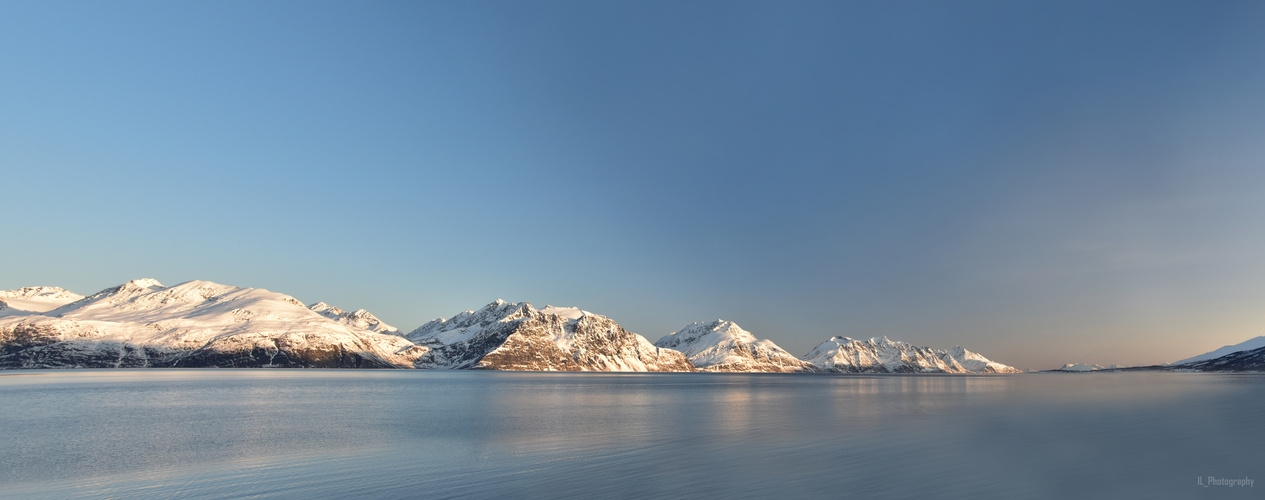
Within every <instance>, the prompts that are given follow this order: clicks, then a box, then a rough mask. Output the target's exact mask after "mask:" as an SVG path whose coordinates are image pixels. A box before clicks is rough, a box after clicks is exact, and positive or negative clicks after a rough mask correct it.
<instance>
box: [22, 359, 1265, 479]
mask: <svg viewBox="0 0 1265 500" xmlns="http://www.w3.org/2000/svg"><path fill="white" fill-rule="evenodd" d="M1263 445H1265V376H1259V375H1209V374H1165V373H1151V374H1067V375H1060V374H1033V375H1015V376H909V375H890V376H855V375H853V376H846V375H841V376H835V375H785V374H751V375H748V374H552V373H550V374H535V373H496V372H456V371H352V370H342V371H338V370H155V369H148V370H74V371H10V372H0V496H4V497H16V498H23V497H32V498H77V497H93V498H96V497H114V498H173V497H180V498H226V497H228V498H233V497H251V498H313V497H329V498H334V497H337V498H345V497H371V498H452V497H494V496H498V497H513V498H521V497H528V498H533V497H534V498H568V497H569V498H665V497H666V498H679V497H687V498H688V497H698V498H717V497H730V498H769V497H783V498H804V497H814V498H816V497H828V498H922V497H926V498H962V497H966V496H972V495H980V496H983V497H988V498H1066V497H1076V498H1080V497H1087V498H1105V497H1120V498H1261V497H1265V453H1262V451H1263V448H1262V446H1263ZM1207 476H1214V477H1217V478H1251V479H1253V480H1255V481H1261V482H1262V484H1256V485H1254V486H1252V487H1227V486H1215V485H1214V486H1210V487H1202V486H1200V485H1199V480H1200V479H1204V478H1206V477H1207ZM1204 480H1205V481H1206V479H1204Z"/></svg>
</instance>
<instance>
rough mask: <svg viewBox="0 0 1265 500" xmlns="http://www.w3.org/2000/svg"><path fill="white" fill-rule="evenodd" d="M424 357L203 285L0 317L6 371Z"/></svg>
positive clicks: (322, 363) (120, 292)
mask: <svg viewBox="0 0 1265 500" xmlns="http://www.w3.org/2000/svg"><path fill="white" fill-rule="evenodd" d="M66 297H67V298H73V297H71V296H66ZM58 300H64V299H58ZM425 351H426V348H424V347H418V346H415V345H414V344H413V343H411V342H409V341H408V340H406V339H404V338H403V337H400V336H398V335H384V334H380V333H375V332H373V331H371V330H369V329H364V328H360V327H358V326H356V325H355V324H354V321H351V320H350V318H349V319H348V321H339V320H335V319H330V318H329V317H326V316H323V315H322V314H318V313H317V312H314V311H313V310H311V309H309V308H307V307H305V306H304V305H303V304H302V303H300V302H299V301H298V300H295V299H294V298H293V297H290V296H287V295H282V294H279V293H274V292H269V291H267V290H261V289H254V288H238V287H233V286H226V285H220V284H216V283H211V282H207V281H190V282H186V283H182V284H179V285H176V286H172V287H167V286H163V285H162V284H161V283H159V282H157V281H155V280H150V279H143V280H134V281H129V282H127V283H124V284H123V285H120V286H117V287H113V288H108V289H106V290H102V291H101V292H98V293H96V294H93V295H91V296H88V297H82V298H79V299H78V300H74V301H71V302H68V303H64V304H63V305H61V306H59V307H56V308H53V309H49V310H45V311H39V312H32V313H29V314H21V315H10V316H6V317H3V318H0V367H5V368H58V367H85V368H96V367H100V368H105V367H110V368H114V367H147V366H185V367H199V366H218V367H259V366H276V367H329V368H369V367H373V368H391V367H398V368H407V367H411V366H412V365H413V362H414V361H415V360H416V359H417V358H418V357H419V356H421V355H422V354H424V353H425Z"/></svg>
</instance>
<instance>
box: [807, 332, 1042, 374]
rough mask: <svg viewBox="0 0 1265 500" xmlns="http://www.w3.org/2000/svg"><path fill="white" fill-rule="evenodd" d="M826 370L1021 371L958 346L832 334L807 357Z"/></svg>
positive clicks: (874, 371)
mask: <svg viewBox="0 0 1265 500" xmlns="http://www.w3.org/2000/svg"><path fill="white" fill-rule="evenodd" d="M804 359H805V361H808V362H809V363H812V364H814V365H816V366H817V367H819V368H821V369H822V370H823V371H831V372H842V373H1019V372H1020V370H1018V369H1016V368H1014V367H1011V366H1007V365H1004V364H1001V363H997V362H994V361H992V360H989V359H988V358H985V357H984V356H982V355H980V354H978V353H975V352H971V351H968V350H966V349H965V348H962V347H960V346H959V347H954V348H952V349H949V350H947V351H944V350H939V349H932V348H930V347H918V346H915V345H912V344H908V343H905V342H900V341H894V340H890V339H888V338H887V337H881V338H879V337H876V338H872V339H869V340H857V339H852V338H848V337H832V338H831V339H830V340H827V341H825V342H822V343H821V344H820V345H818V346H817V347H815V348H813V350H812V351H810V352H809V353H808V355H807V356H805V357H804Z"/></svg>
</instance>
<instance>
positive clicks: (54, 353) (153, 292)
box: [0, 279, 1018, 373]
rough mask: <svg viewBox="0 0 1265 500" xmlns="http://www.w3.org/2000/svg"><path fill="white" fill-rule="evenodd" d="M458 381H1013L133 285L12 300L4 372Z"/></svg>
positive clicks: (557, 321) (846, 347)
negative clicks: (880, 376)
mask: <svg viewBox="0 0 1265 500" xmlns="http://www.w3.org/2000/svg"><path fill="white" fill-rule="evenodd" d="M151 366H152V367H173V366H174V367H212V366H214V367H329V368H445V369H488V370H533V371H673V372H686V371H700V370H701V371H728V372H848V373H887V372H895V373H1011V372H1016V371H1018V370H1015V369H1014V368H1011V367H1009V366H1006V365H1004V364H1001V363H996V362H993V361H990V360H988V359H987V358H984V357H983V356H981V355H979V354H976V353H974V352H971V351H968V350H966V349H963V348H961V347H955V348H953V349H950V350H948V351H941V350H935V349H931V348H927V347H917V346H913V345H910V344H906V343H904V342H894V341H891V340H888V339H887V338H882V339H878V338H875V339H870V340H868V341H864V340H853V339H849V338H847V337H835V338H832V339H831V340H829V341H827V342H825V343H823V344H821V345H820V346H818V347H817V348H816V349H813V351H812V352H810V353H809V355H808V356H807V357H806V358H805V359H800V358H796V357H795V356H793V355H791V354H790V353H788V352H786V351H785V350H783V349H782V348H780V347H778V346H777V345H776V344H774V343H773V342H772V341H770V340H761V339H757V338H756V337H755V335H753V334H751V333H750V332H748V331H746V330H743V329H742V327H740V326H738V325H737V324H735V323H733V322H730V321H724V320H716V321H712V322H701V323H693V324H690V325H686V327H685V328H682V329H681V330H680V331H677V332H673V333H671V334H668V335H666V336H664V337H663V338H661V339H659V340H658V342H655V343H653V344H652V343H651V342H650V341H648V340H646V339H645V338H644V337H642V336H641V335H638V334H636V333H632V332H629V331H627V330H625V329H624V328H623V327H621V326H620V325H619V324H618V323H616V322H615V321H614V320H612V319H610V318H608V317H606V316H602V315H600V314H594V313H591V312H589V311H585V310H582V309H579V308H574V307H554V306H546V307H544V308H541V309H536V308H534V307H532V305H531V304H530V303H527V302H520V303H513V302H506V301H503V300H497V301H495V302H492V303H490V304H488V305H486V306H484V307H482V308H480V309H479V310H477V311H472V310H467V311H464V312H462V313H459V314H457V315H455V316H453V317H452V318H449V319H442V318H441V319H436V320H433V321H430V322H428V323H426V324H425V325H422V326H421V327H419V328H417V329H415V330H413V331H411V332H409V333H408V334H406V335H405V334H401V331H400V330H398V329H396V328H395V327H393V326H391V325H388V324H386V323H384V322H382V321H381V320H380V319H378V318H377V317H375V316H374V315H373V314H371V313H369V312H368V311H366V310H364V309H360V310H357V311H354V312H346V311H343V310H342V309H339V308H337V307H334V306H331V305H329V304H326V303H324V302H317V303H315V304H312V305H310V306H305V305H303V303H301V302H299V301H298V300H296V299H295V298H293V297H290V296H288V295H283V294H280V293H275V292H270V291H268V290H263V289H255V288H239V287H235V286H227V285H221V284H217V283H212V282H208V281H189V282H186V283H181V284H179V285H175V286H170V287H168V286H164V285H163V284H162V283H159V282H158V281H155V280H152V279H140V280H133V281H129V282H127V283H124V284H122V285H119V286H116V287H112V288H107V289H105V290H102V291H100V292H98V293H95V294H92V295H90V296H87V297H84V296H82V295H78V294H75V293H73V292H70V291H67V290H64V289H61V288H56V287H29V288H21V289H18V290H11V291H6V292H0V368H72V367H85V368H105V367H118V368H124V367H151Z"/></svg>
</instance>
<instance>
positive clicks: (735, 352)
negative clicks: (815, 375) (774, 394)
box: [654, 319, 813, 372]
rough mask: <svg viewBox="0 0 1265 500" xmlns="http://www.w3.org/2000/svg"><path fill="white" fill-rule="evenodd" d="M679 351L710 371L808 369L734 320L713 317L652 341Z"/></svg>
mask: <svg viewBox="0 0 1265 500" xmlns="http://www.w3.org/2000/svg"><path fill="white" fill-rule="evenodd" d="M654 345H655V347H659V348H663V349H674V350H677V351H681V352H682V353H684V354H685V356H686V357H688V358H689V360H690V363H692V364H694V366H696V367H698V368H700V369H703V370H711V371H762V372H765V371H773V372H796V371H812V370H813V367H812V365H810V364H808V363H805V362H804V361H802V360H800V359H798V358H796V357H795V356H792V355H791V354H790V353H788V352H786V351H785V350H783V349H782V348H780V347H778V346H777V344H774V343H773V342H772V341H769V340H760V339H757V338H756V336H755V335H752V334H751V332H748V331H746V330H743V329H742V327H740V326H738V324H737V323H734V322H732V321H725V320H723V319H717V320H716V321H709V322H701V321H700V322H697V323H691V324H689V325H685V328H682V329H680V330H678V331H676V332H673V333H669V334H667V335H665V336H663V338H661V339H659V340H658V341H657V342H655V343H654Z"/></svg>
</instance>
